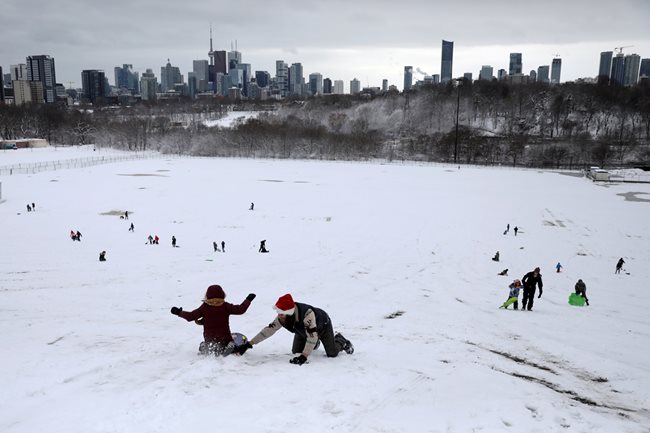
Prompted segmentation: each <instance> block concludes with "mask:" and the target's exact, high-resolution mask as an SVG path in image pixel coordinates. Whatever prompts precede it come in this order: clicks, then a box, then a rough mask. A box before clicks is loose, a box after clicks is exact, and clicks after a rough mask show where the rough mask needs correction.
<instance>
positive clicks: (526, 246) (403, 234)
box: [0, 151, 650, 433]
mask: <svg viewBox="0 0 650 433" xmlns="http://www.w3.org/2000/svg"><path fill="white" fill-rule="evenodd" d="M104 152H107V151H104ZM2 158H3V155H0V165H6V164H5V162H6V161H3V160H2ZM10 163H13V161H12V162H9V163H7V164H10ZM0 182H2V197H3V200H4V201H3V202H2V203H0V219H1V220H2V228H1V229H0V230H1V232H0V233H1V237H0V239H2V250H1V251H2V252H1V253H0V326H1V328H2V333H0V346H1V347H2V348H3V355H2V357H0V383H1V384H2V392H0V431H2V432H3V433H28V432H48V433H58V432H62V433H63V432H65V433H77V432H78V433H88V432H101V433H104V432H105V433H117V432H119V433H122V432H124V433H127V432H134V433H135V432H137V433H142V432H157V433H160V432H170V433H171V432H174V433H177V432H190V431H206V430H215V431H224V432H268V433H275V432H286V431H303V430H304V431H313V432H326V431H333V432H400V433H401V432H443V431H444V432H459V433H460V432H469V431H482V432H560V431H561V432H567V431H569V432H589V433H595V432H603V433H604V432H607V433H610V432H648V431H649V430H648V426H649V425H650V413H649V412H648V407H649V406H650V398H649V397H650V393H649V391H648V389H650V364H648V355H649V353H648V343H649V342H650V316H649V315H648V307H649V306H650V293H649V291H648V287H647V281H648V280H649V279H650V270H649V269H648V265H647V264H648V260H649V259H650V242H649V240H650V218H648V216H649V215H650V202H649V201H648V199H650V195H648V194H650V185H648V184H616V183H611V184H597V183H593V182H591V181H588V180H586V179H584V178H582V177H579V176H569V175H562V174H558V173H552V172H545V171H536V170H513V169H498V168H494V169H487V168H473V167H462V168H460V169H458V168H457V167H451V166H428V165H411V166H402V165H380V164H374V165H373V164H363V163H358V164H357V163H338V162H300V161H277V160H274V161H270V160H236V159H205V158H202V159H199V158H196V159H193V158H173V159H172V158H166V157H164V156H161V157H160V158H158V159H146V160H137V161H128V162H120V163H114V164H106V165H98V166H94V167H88V168H80V169H69V170H62V171H61V170H59V171H55V172H54V171H52V172H42V173H38V174H33V175H14V176H3V177H1V178H0ZM32 202H33V203H35V205H36V210H35V211H34V212H26V205H27V204H28V203H32ZM251 202H254V203H255V210H254V211H249V210H248V209H249V206H250V203H251ZM126 210H128V211H129V216H130V218H129V220H123V219H120V218H119V215H120V214H122V213H123V212H124V211H126ZM130 223H133V224H134V226H135V231H134V232H133V233H132V232H129V230H128V228H129V224H130ZM506 224H510V226H511V230H510V232H509V233H508V234H506V235H504V234H503V232H504V230H505V228H506ZM514 226H518V228H519V232H518V235H517V236H516V237H515V236H514V233H513V231H512V228H514ZM70 230H75V231H76V230H79V231H80V232H81V233H82V234H83V236H82V241H81V242H73V241H71V240H70V238H69V236H68V234H69V232H70ZM149 234H151V235H158V236H160V238H161V242H160V245H149V244H148V243H147V240H146V238H147V236H148V235H149ZM172 235H173V236H175V237H176V238H177V239H178V245H179V246H180V248H172V247H171V237H172ZM262 239H266V241H267V248H268V249H269V250H270V251H271V252H270V254H259V253H258V252H257V248H258V246H259V241H260V240H262ZM222 240H223V241H225V242H226V252H225V253H216V252H214V251H213V249H212V242H213V241H217V242H220V241H222ZM102 250H106V251H107V255H106V256H107V262H103V263H102V262H99V261H98V254H99V252H100V251H102ZM497 250H498V251H499V252H500V256H501V261H500V262H498V263H497V262H494V261H492V260H490V258H491V257H492V256H493V254H494V253H495V252H496V251H497ZM620 257H623V258H624V259H625V261H626V263H625V266H624V272H622V273H621V274H620V275H615V274H614V267H615V264H616V261H617V260H618V259H619V258H620ZM557 262H561V263H562V265H563V266H564V269H563V271H562V272H561V273H556V272H555V269H554V266H555V264H556V263H557ZM536 266H539V267H540V268H541V273H542V275H543V281H544V292H543V295H542V297H541V298H539V299H537V298H536V299H535V304H534V308H533V311H530V312H528V311H526V312H522V311H513V310H501V309H498V306H499V305H500V304H501V303H502V302H504V301H505V300H506V298H507V295H508V288H507V286H508V284H509V283H510V282H511V281H512V280H513V279H514V278H521V277H522V276H523V275H524V274H525V273H526V272H528V271H530V270H532V269H533V268H534V267H536ZM504 268H508V269H509V276H508V277H505V276H499V275H497V274H498V273H499V272H500V271H501V270H502V269H504ZM578 278H582V279H583V280H584V281H585V283H586V285H587V295H588V296H589V299H590V304H591V305H590V306H589V307H582V308H580V307H572V306H570V305H569V304H568V303H567V299H568V296H569V294H570V293H571V292H572V290H573V286H574V284H575V282H576V281H577V279H578ZM211 284H221V285H222V286H223V288H224V289H225V291H226V294H227V298H226V300H227V301H229V302H231V303H235V304H238V303H241V302H242V301H243V300H244V298H245V297H246V295H247V294H248V293H249V292H254V293H256V294H257V298H256V299H255V300H254V301H253V304H252V306H251V308H250V309H249V310H248V312H247V313H246V314H245V315H243V316H233V317H232V318H231V322H230V323H231V328H232V329H233V331H239V332H243V333H244V334H246V335H248V336H249V337H252V336H254V335H255V334H256V333H257V332H258V331H259V330H260V329H261V328H262V327H263V326H265V325H266V324H268V323H269V322H270V321H271V320H272V319H273V318H274V314H275V313H274V311H273V309H272V306H273V304H274V303H275V301H276V299H277V298H278V297H279V296H281V295H283V294H285V293H291V294H292V295H293V297H294V298H295V299H296V301H298V302H306V303H310V304H312V305H314V306H317V307H320V308H323V309H324V310H326V311H327V312H328V313H329V314H330V316H331V318H332V320H333V324H334V329H335V331H339V332H341V333H343V334H344V335H345V336H346V337H347V338H349V339H350V340H352V341H353V343H354V344H355V348H356V351H355V353H354V354H353V355H347V354H344V353H343V354H341V355H340V356H339V357H337V358H334V359H328V358H327V357H325V354H324V352H323V350H322V349H319V350H317V351H316V352H315V353H314V354H312V356H311V357H310V359H309V363H308V364H306V365H303V366H296V365H292V364H290V363H289V362H288V361H289V359H290V358H291V353H290V352H291V341H292V336H291V334H289V333H288V332H286V331H284V330H281V331H279V332H278V333H277V334H276V335H274V336H273V337H271V338H270V339H268V340H266V341H264V342H263V343H261V344H259V345H257V346H255V347H254V348H253V349H252V350H250V351H249V352H247V353H246V354H245V355H244V356H243V357H238V356H230V357H227V358H219V359H215V358H203V357H200V356H197V348H198V345H199V342H200V341H201V339H202V336H201V331H202V330H201V328H200V327H199V326H197V325H195V324H193V323H188V322H186V321H184V320H182V319H179V318H178V317H175V316H173V315H171V314H170V312H169V309H170V307H172V306H179V307H183V309H184V310H190V309H194V308H196V307H198V306H199V305H200V303H201V299H202V297H203V295H204V293H205V290H206V288H207V287H208V286H209V285H211ZM520 298H521V297H520Z"/></svg>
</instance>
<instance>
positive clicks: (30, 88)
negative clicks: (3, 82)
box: [12, 80, 45, 105]
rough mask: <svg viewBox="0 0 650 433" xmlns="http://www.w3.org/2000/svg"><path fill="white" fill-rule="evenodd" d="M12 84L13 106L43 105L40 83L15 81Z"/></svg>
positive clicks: (41, 84)
mask: <svg viewBox="0 0 650 433" xmlns="http://www.w3.org/2000/svg"><path fill="white" fill-rule="evenodd" d="M12 84H13V90H14V105H23V104H43V103H45V99H44V97H43V82H42V81H29V80H15V81H13V82H12Z"/></svg>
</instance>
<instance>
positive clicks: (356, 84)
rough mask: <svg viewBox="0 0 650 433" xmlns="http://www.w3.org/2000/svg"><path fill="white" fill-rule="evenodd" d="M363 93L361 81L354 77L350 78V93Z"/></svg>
mask: <svg viewBox="0 0 650 433" xmlns="http://www.w3.org/2000/svg"><path fill="white" fill-rule="evenodd" d="M359 93H361V81H359V80H357V79H356V78H353V79H352V80H350V95H358V94H359Z"/></svg>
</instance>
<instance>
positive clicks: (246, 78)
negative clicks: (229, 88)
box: [235, 63, 251, 96]
mask: <svg viewBox="0 0 650 433" xmlns="http://www.w3.org/2000/svg"><path fill="white" fill-rule="evenodd" d="M235 69H238V70H240V71H241V85H240V86H238V87H239V88H240V89H241V93H242V95H244V96H248V84H249V83H250V81H251V65H250V63H238V64H237V67H236V68H235Z"/></svg>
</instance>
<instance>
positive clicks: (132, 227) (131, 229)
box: [129, 223, 135, 232]
mask: <svg viewBox="0 0 650 433" xmlns="http://www.w3.org/2000/svg"><path fill="white" fill-rule="evenodd" d="M129 231H130V232H135V226H134V225H133V223H131V227H129Z"/></svg>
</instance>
